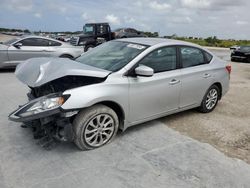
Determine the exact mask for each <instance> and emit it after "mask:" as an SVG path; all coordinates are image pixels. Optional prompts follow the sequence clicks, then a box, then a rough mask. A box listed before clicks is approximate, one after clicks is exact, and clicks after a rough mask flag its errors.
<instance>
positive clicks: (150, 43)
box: [117, 37, 200, 47]
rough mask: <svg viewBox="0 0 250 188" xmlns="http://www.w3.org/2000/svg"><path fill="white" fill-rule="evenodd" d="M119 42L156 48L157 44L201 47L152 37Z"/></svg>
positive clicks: (125, 39) (127, 39) (126, 39)
mask: <svg viewBox="0 0 250 188" xmlns="http://www.w3.org/2000/svg"><path fill="white" fill-rule="evenodd" d="M117 41H124V42H131V43H137V44H142V45H147V46H154V45H157V44H166V45H188V46H194V47H200V46H199V45H196V44H193V43H190V42H185V41H181V40H173V39H165V38H150V37H138V38H123V39H117Z"/></svg>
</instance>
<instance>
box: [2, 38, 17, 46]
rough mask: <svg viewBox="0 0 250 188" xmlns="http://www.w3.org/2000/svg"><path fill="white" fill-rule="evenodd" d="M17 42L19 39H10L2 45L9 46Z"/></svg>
mask: <svg viewBox="0 0 250 188" xmlns="http://www.w3.org/2000/svg"><path fill="white" fill-rule="evenodd" d="M18 40H20V38H13V39H10V40H7V41H5V42H3V44H4V45H11V44H12V43H15V42H16V41H18Z"/></svg>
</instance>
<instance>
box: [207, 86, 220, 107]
mask: <svg viewBox="0 0 250 188" xmlns="http://www.w3.org/2000/svg"><path fill="white" fill-rule="evenodd" d="M217 100H218V92H217V90H216V89H211V90H210V91H209V92H208V94H207V98H206V108H207V109H208V110H211V109H212V108H213V107H214V106H215V105H216V102H217Z"/></svg>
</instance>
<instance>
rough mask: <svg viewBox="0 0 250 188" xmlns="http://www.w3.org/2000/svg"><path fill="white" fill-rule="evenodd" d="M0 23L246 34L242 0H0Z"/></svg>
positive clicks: (248, 23) (248, 17) (249, 29)
mask: <svg viewBox="0 0 250 188" xmlns="http://www.w3.org/2000/svg"><path fill="white" fill-rule="evenodd" d="M0 9H1V11H0V27H8V28H21V29H25V28H27V29H29V30H33V31H34V30H42V31H76V30H82V26H83V24H84V23H87V22H104V21H105V22H109V23H110V24H111V26H112V28H113V29H115V28H119V27H134V28H136V29H138V30H143V31H152V32H153V31H157V32H159V33H160V34H161V35H172V34H175V33H176V34H177V35H178V36H197V37H208V36H213V35H216V36H218V37H219V38H235V39H250V13H249V10H250V1H246V0H245V1H244V0H237V1H236V0H109V1H108V0H93V1H91V0H71V1H69V0H0Z"/></svg>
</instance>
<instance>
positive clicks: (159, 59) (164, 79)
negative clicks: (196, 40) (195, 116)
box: [128, 47, 181, 123]
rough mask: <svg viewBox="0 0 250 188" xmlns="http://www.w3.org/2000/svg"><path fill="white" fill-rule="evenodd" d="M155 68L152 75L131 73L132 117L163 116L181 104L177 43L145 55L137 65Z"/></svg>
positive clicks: (130, 97) (130, 107) (135, 120)
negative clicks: (132, 74) (174, 45)
mask: <svg viewBox="0 0 250 188" xmlns="http://www.w3.org/2000/svg"><path fill="white" fill-rule="evenodd" d="M140 65H145V66H148V67H151V68H152V69H153V70H154V75H153V76H152V77H142V76H129V77H128V79H129V84H130V86H129V101H130V103H129V109H130V110H129V111H130V114H129V121H130V123H131V122H138V121H142V120H143V119H145V118H152V117H157V116H160V115H161V114H164V113H166V112H168V111H172V110H176V109H177V108H178V105H179V93H180V77H181V75H180V70H179V69H177V56H176V47H163V48H160V49H157V50H154V51H153V52H151V53H149V54H148V55H147V56H145V57H144V58H143V59H142V60H141V61H140V62H139V63H138V66H140Z"/></svg>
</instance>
